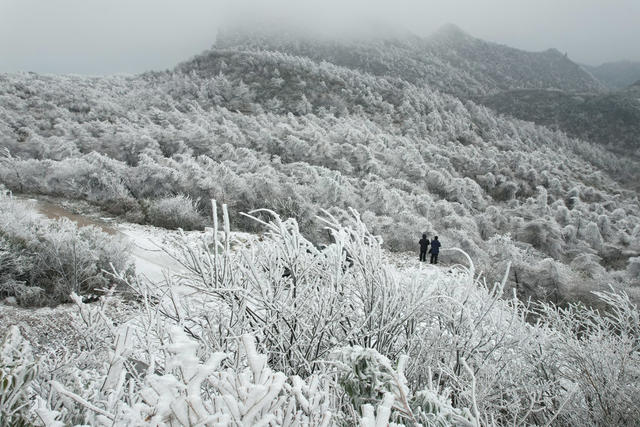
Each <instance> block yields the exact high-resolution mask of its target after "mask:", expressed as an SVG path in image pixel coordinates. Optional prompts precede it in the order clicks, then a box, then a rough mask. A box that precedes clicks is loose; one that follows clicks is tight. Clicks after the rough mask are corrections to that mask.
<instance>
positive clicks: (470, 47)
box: [216, 24, 605, 99]
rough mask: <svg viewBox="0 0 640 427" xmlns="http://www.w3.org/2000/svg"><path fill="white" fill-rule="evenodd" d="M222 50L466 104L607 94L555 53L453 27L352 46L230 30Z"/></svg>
mask: <svg viewBox="0 0 640 427" xmlns="http://www.w3.org/2000/svg"><path fill="white" fill-rule="evenodd" d="M294 34H295V33H294ZM216 48H220V49H235V50H271V51H280V52H287V53H290V54H293V55H296V56H302V57H307V58H310V59H313V60H314V61H327V62H329V63H332V64H336V65H340V66H344V67H347V68H351V69H355V70H359V71H364V72H366V73H370V74H373V75H378V76H388V77H397V78H401V79H403V80H406V81H408V82H410V83H413V84H416V85H418V86H421V85H424V84H426V85H429V86H430V87H433V88H437V89H439V90H441V91H443V92H445V93H450V94H453V95H455V96H457V97H461V98H463V99H467V98H469V97H474V96H480V95H487V94H494V93H497V92H500V91H504V90H510V89H560V90H567V91H577V92H599V91H602V90H604V89H605V87H604V85H602V83H600V82H599V81H597V80H596V79H595V78H593V76H591V74H589V73H587V72H585V71H584V70H583V69H582V68H581V67H580V66H579V65H577V64H575V63H573V62H572V61H571V60H569V59H568V58H566V57H565V56H564V55H562V54H561V53H560V52H558V51H557V50H555V49H549V50H547V51H545V52H526V51H522V50H518V49H514V48H511V47H508V46H504V45H499V44H496V43H490V42H486V41H483V40H481V39H477V38H475V37H472V36H470V35H468V34H466V33H465V32H463V31H462V30H461V29H460V28H458V27H456V26H455V25H451V24H449V25H446V26H444V27H442V28H441V29H440V30H439V31H437V32H436V33H434V34H433V35H431V36H430V37H427V38H420V37H416V36H413V35H411V34H401V35H394V36H391V37H385V38H380V39H353V40H350V41H344V40H343V41H338V40H334V39H330V38H329V39H318V38H305V37H304V36H298V35H297V34H295V37H291V36H290V35H289V34H287V33H286V32H285V33H283V32H270V31H268V30H263V31H261V32H259V33H258V35H257V36H256V35H255V34H251V36H247V33H246V32H234V31H227V32H222V33H221V34H220V35H219V36H218V40H217V42H216Z"/></svg>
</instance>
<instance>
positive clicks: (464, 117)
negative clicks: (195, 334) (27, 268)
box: [0, 48, 640, 303]
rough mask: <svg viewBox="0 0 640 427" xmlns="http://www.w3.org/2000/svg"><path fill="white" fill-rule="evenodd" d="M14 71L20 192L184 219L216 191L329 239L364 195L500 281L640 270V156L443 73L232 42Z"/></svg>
mask: <svg viewBox="0 0 640 427" xmlns="http://www.w3.org/2000/svg"><path fill="white" fill-rule="evenodd" d="M0 79H1V80H0V99H1V100H2V102H1V103H0V105H1V106H2V107H1V111H0V119H1V120H0V126H2V129H1V131H0V138H2V140H1V141H0V143H1V144H2V146H4V147H5V148H6V151H5V155H4V158H3V161H2V163H1V165H0V179H1V180H2V182H3V183H4V185H5V186H7V188H9V189H11V190H12V191H14V192H18V193H36V194H49V195H56V196H63V197H67V198H79V199H86V200H89V201H91V202H94V203H96V204H99V205H101V206H103V207H104V208H105V209H106V210H108V211H109V212H111V213H113V214H121V215H123V216H124V217H125V218H126V219H127V220H129V221H138V222H149V223H152V224H157V225H173V226H181V227H183V228H194V227H199V226H202V224H204V223H205V222H206V218H207V217H208V216H209V215H210V213H211V212H210V207H209V202H208V201H209V200H210V199H216V200H218V201H220V202H224V203H226V204H227V205H228V206H229V209H230V211H231V212H233V213H234V215H233V216H232V217H233V218H234V221H235V222H234V227H240V228H244V229H247V230H249V231H256V230H257V229H256V228H255V224H253V223H251V222H250V221H245V220H244V219H242V217H239V216H238V215H235V213H238V212H248V211H250V210H252V209H256V208H269V209H273V210H274V211H276V212H278V213H279V214H280V215H282V216H283V217H294V218H296V220H297V221H298V222H299V224H300V226H301V230H302V231H303V233H305V235H306V236H307V237H309V238H311V239H312V240H313V241H314V242H316V243H322V242H326V238H327V236H326V233H324V232H322V231H320V229H319V228H318V227H315V226H312V225H311V224H312V223H313V221H314V218H315V215H317V214H318V212H319V209H321V208H326V209H331V212H333V213H335V214H336V215H340V213H339V212H341V211H342V212H344V211H345V210H346V209H347V208H348V207H353V208H355V209H356V210H358V211H359V212H361V214H362V216H363V219H364V221H365V222H366V223H367V224H368V225H369V226H370V227H371V229H372V231H373V232H374V233H376V234H380V235H382V236H383V238H384V242H385V243H384V244H385V247H386V248H388V249H391V250H414V248H415V245H416V243H415V242H416V240H417V239H416V236H418V235H419V234H420V233H421V232H423V231H426V232H427V233H428V234H430V235H432V234H439V235H440V236H441V237H442V241H444V242H446V243H445V245H446V246H448V247H454V246H457V247H460V248H462V249H464V250H465V251H466V252H467V253H469V255H470V256H472V257H473V259H474V260H476V263H477V264H478V266H479V267H480V268H481V269H482V270H483V271H485V273H486V274H487V275H488V277H490V278H491V279H492V280H494V279H497V278H498V277H500V276H501V274H502V272H503V271H504V269H505V266H506V264H507V263H508V262H512V270H511V275H510V276H509V278H508V284H509V288H511V287H516V288H517V289H518V292H519V295H520V296H522V297H523V298H526V297H528V296H534V297H536V298H543V299H544V298H552V299H553V301H556V302H558V303H562V302H564V301H565V300H567V299H569V300H570V299H573V298H574V297H576V296H582V297H584V298H588V295H589V292H590V291H591V290H593V289H596V288H598V289H601V288H602V287H604V286H608V285H609V284H611V285H614V286H616V287H626V286H628V285H630V284H632V282H634V281H637V275H636V274H635V272H636V271H637V268H638V263H639V260H638V256H640V228H639V222H638V217H639V216H640V212H639V209H640V208H639V206H638V199H637V193H636V192H635V191H631V190H629V189H628V188H629V185H630V184H629V183H634V182H635V181H636V179H637V176H638V170H639V169H638V164H637V162H634V161H630V160H627V159H625V158H623V157H621V156H616V155H615V154H611V153H609V152H607V151H605V150H603V149H601V148H600V147H599V146H597V145H594V144H591V143H588V142H585V141H580V140H575V139H571V138H568V137H567V136H565V135H564V134H562V133H558V132H552V131H549V130H547V129H546V128H544V127H540V126H535V125H533V124H531V123H526V122H521V121H517V120H512V119H506V118H503V117H499V116H497V115H496V114H494V113H492V112H491V111H489V110H487V109H486V108H485V107H482V106H479V105H476V104H474V103H472V102H466V103H463V102H462V101H460V100H458V99H456V98H454V97H452V96H450V95H446V94H443V93H441V92H438V91H437V90H434V89H431V88H429V87H428V86H424V85H421V86H416V85H414V84H412V83H409V82H407V81H405V80H402V79H399V78H391V77H382V76H374V75H372V74H368V73H366V72H359V71H355V70H352V69H347V68H344V67H340V66H337V65H335V64H331V63H327V62H316V61H314V60H312V59H309V58H307V57H303V56H293V55H290V54H288V53H287V52H274V51H261V50H257V49H253V50H239V49H238V50H235V49H217V48H213V49H212V50H211V51H208V52H205V53H204V54H202V55H199V56H197V57H195V58H193V59H192V60H190V61H188V62H185V63H183V64H181V65H179V66H178V67H177V68H176V69H175V70H171V71H166V72H153V73H147V74H143V75H140V76H134V77H120V76H117V77H104V78H90V77H77V76H43V75H37V74H14V75H3V76H2V77H0ZM185 196H186V197H189V198H190V200H191V202H187V203H186V206H191V207H192V208H191V209H184V212H182V214H183V215H184V219H183V220H182V221H178V223H177V224H170V223H169V224H165V221H166V219H165V218H166V215H163V214H162V212H163V209H162V206H168V205H171V204H172V203H173V204H174V205H176V204H179V205H185V203H182V202H180V200H182V199H183V198H184V197H185ZM176 197H178V198H182V199H179V200H178V201H176V200H175V198H176ZM448 259H449V260H450V262H455V261H459V260H460V259H459V257H458V256H457V255H455V254H450V255H449V256H448ZM630 291H633V289H632V290H630Z"/></svg>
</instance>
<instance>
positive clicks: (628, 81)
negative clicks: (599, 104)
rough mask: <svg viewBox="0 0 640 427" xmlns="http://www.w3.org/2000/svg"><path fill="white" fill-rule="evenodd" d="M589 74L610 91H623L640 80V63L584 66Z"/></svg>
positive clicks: (622, 62) (621, 62)
mask: <svg viewBox="0 0 640 427" xmlns="http://www.w3.org/2000/svg"><path fill="white" fill-rule="evenodd" d="M584 68H585V69H587V70H588V71H589V72H590V73H591V74H593V75H594V77H596V78H597V79H598V80H600V81H601V82H602V83H604V84H605V85H607V87H609V88H610V89H613V90H617V89H624V88H626V87H628V86H630V85H632V84H633V83H634V82H636V81H638V80H639V79H640V62H633V61H619V62H607V63H605V64H601V65H598V66H589V65H585V66H584Z"/></svg>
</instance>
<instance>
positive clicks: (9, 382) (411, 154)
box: [0, 27, 640, 427]
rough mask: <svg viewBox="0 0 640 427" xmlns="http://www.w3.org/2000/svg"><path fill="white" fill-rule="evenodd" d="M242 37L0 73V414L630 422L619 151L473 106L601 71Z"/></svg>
mask: <svg viewBox="0 0 640 427" xmlns="http://www.w3.org/2000/svg"><path fill="white" fill-rule="evenodd" d="M242 40H243V41H242V43H241V44H234V43H232V42H231V41H230V40H229V39H225V38H224V37H223V38H221V40H220V41H219V42H218V44H217V45H216V46H214V47H213V48H212V49H211V50H209V51H207V52H204V53H202V54H200V55H197V56H196V57H194V58H192V59H190V60H188V61H185V62H184V63H182V64H180V65H178V66H177V67H176V68H175V69H172V70H166V71H157V72H148V73H145V74H142V75H135V76H111V77H101V78H95V77H81V76H54V75H38V74H33V73H20V74H2V75H0V148H2V149H3V150H2V157H0V299H2V301H0V324H2V325H3V327H4V331H2V336H1V337H0V377H1V380H0V384H2V394H1V395H0V419H1V420H2V422H4V423H5V424H9V425H33V424H35V425H46V426H59V425H78V424H80V425H96V426H105V427H106V426H113V425H157V426H179V425H182V426H190V425H301V426H306V425H314V426H330V425H363V426H374V425H392V423H393V425H439V426H447V425H458V426H478V425H512V424H516V425H551V424H554V425H555V424H557V425H567V426H584V425H620V426H626V425H635V424H637V420H638V419H639V418H640V409H639V407H638V405H637V396H638V393H640V387H639V382H638V381H637V379H638V377H639V376H640V348H639V345H640V341H639V340H638V336H639V335H640V330H639V328H640V326H639V323H638V318H639V317H640V314H639V311H638V305H637V302H638V301H640V293H639V290H640V287H638V285H639V284H640V282H639V280H640V225H639V224H640V204H639V203H638V193H637V191H635V190H633V189H632V188H633V183H637V182H638V178H639V171H640V169H639V167H638V162H637V161H635V160H633V159H629V158H627V157H625V156H623V155H620V154H617V153H616V152H612V151H609V150H606V149H604V148H603V147H602V146H601V145H599V144H593V143H591V142H589V141H585V140H580V139H573V138H571V137H569V136H567V135H566V134H564V133H561V132H558V131H556V130H551V129H549V128H547V127H544V126H540V125H536V124H534V123H532V122H525V121H520V120H518V119H513V118H509V117H507V116H503V115H500V114H498V113H496V112H494V111H493V110H491V109H489V108H487V107H485V106H483V105H481V104H478V103H476V102H474V101H473V100H470V97H471V96H473V97H476V96H479V95H483V96H499V95H501V94H510V93H516V94H518V93H520V92H518V91H522V92H523V93H525V94H527V93H542V94H543V95H546V94H547V93H549V94H551V95H553V94H554V93H555V92H553V91H551V90H549V89H550V88H556V89H557V88H558V86H560V88H561V89H562V90H563V92H561V93H562V94H563V96H566V93H570V92H568V91H573V90H579V91H582V90H585V91H591V92H593V91H598V90H600V89H599V86H598V83H597V82H595V83H594V81H593V80H591V79H590V77H589V75H588V74H584V73H581V72H580V71H579V70H578V71H576V69H574V68H573V66H572V65H571V63H570V61H568V60H567V59H566V58H564V57H563V56H562V55H560V54H558V53H557V52H546V53H542V54H526V53H522V52H520V51H515V50H511V49H509V48H505V47H502V46H497V45H493V44H487V43H484V42H481V41H477V40H475V39H473V38H470V37H469V36H467V35H465V34H463V33H461V32H460V31H459V30H457V29H455V28H451V27H449V28H445V29H444V30H443V31H441V32H440V33H438V34H437V35H435V36H434V37H432V38H431V39H426V40H424V39H418V38H415V37H414V38H410V39H409V40H410V41H407V39H406V38H403V39H401V40H400V41H399V40H398V39H395V38H394V39H393V40H377V41H359V42H353V43H352V42H349V43H336V42H327V41H326V40H316V41H314V40H310V39H291V38H285V37H281V38H280V39H278V40H279V41H278V43H277V44H274V43H273V40H272V39H269V38H265V37H264V36H263V35H257V36H256V35H253V36H246V35H243V36H242ZM454 46H455V48H454ZM429 49H431V50H429ZM421 52H422V53H421ZM434 52H435V53H434ZM478 52H482V53H478ZM425 58H426V59H425ZM487 58H489V59H487ZM492 61H495V64H494V62H492ZM519 61H522V63H523V64H525V65H523V64H520V63H519ZM536 67H538V68H536ZM530 69H535V70H536V72H535V75H534V74H533V73H529V72H528V70H530ZM545 73H546V74H545ZM554 90H555V89H554ZM585 96H586V95H585ZM589 96H593V97H597V96H604V95H589ZM495 99H496V100H498V99H499V98H495ZM594 99H598V98H594ZM504 102H507V101H504ZM509 102H511V101H510V100H509ZM545 102H553V103H555V102H557V101H555V100H554V99H549V101H545ZM576 102H577V101H576ZM585 102H586V101H585ZM560 105H565V104H560ZM589 114H591V113H590V112H589ZM593 114H596V113H593ZM594 120H595V119H594ZM5 187H6V188H8V189H10V190H11V191H13V192H14V193H22V194H29V198H42V197H44V196H47V197H48V198H51V200H54V201H57V202H60V200H62V201H63V202H62V203H67V202H68V201H69V200H71V201H72V202H71V203H68V206H69V209H68V211H69V212H71V210H73V209H75V208H76V207H78V206H80V207H82V208H83V209H86V211H87V212H92V213H94V214H95V215H96V216H97V217H99V218H101V217H104V216H106V215H107V214H105V211H106V212H107V213H109V214H110V215H109V216H111V217H113V216H117V217H118V219H116V220H115V221H114V222H115V223H122V222H140V223H148V224H153V225H155V226H159V227H165V228H177V227H182V228H185V229H187V228H188V229H195V230H198V231H194V232H193V233H182V232H166V233H165V232H163V231H162V230H160V229H158V228H154V229H152V231H149V230H148V229H146V231H148V232H150V233H152V234H151V235H152V236H153V237H156V238H157V239H154V241H155V242H156V243H157V244H158V246H159V248H156V246H153V244H152V242H140V240H142V238H143V237H145V236H148V233H147V232H143V230H145V229H142V228H139V227H137V226H132V225H130V224H128V225H127V224H124V225H122V226H119V227H117V230H120V232H118V231H117V230H116V229H114V228H111V227H109V228H108V229H107V228H103V230H102V231H101V230H100V229H98V228H92V227H78V226H76V224H74V222H72V221H69V220H66V219H58V220H48V219H44V218H42V216H39V215H36V213H35V212H34V211H33V210H32V209H31V208H30V207H29V205H28V204H26V203H24V202H23V201H20V200H17V199H16V198H14V197H12V196H11V195H9V194H8V193H9V192H8V191H7V189H6V188H5ZM211 199H214V200H215V201H213V202H212V200H211ZM260 208H266V209H267V210H264V209H260ZM349 208H354V209H355V210H356V211H357V212H355V211H353V210H350V209H349ZM255 209H258V210H257V211H255ZM242 212H252V213H251V214H249V215H248V216H243V215H240V213H242ZM71 213H73V214H74V215H75V213H74V212H71ZM278 214H279V215H280V216H278ZM54 216H56V215H54ZM64 216H66V215H64ZM213 218H215V221H214V220H213ZM93 223H96V224H98V225H99V224H102V220H100V222H96V221H94V222H93ZM205 226H210V227H211V228H206V229H205ZM238 229H242V230H246V231H249V232H250V233H251V234H250V238H248V239H246V240H245V239H242V240H238V239H234V236H237V233H236V232H235V231H236V230H238ZM110 230H111V231H112V232H113V234H109V231H110ZM231 230H234V232H232V231H231ZM123 232H124V233H125V234H127V236H128V237H130V238H131V239H132V240H133V242H132V241H131V240H129V239H120V236H119V234H121V233H123ZM423 232H425V233H427V234H428V237H430V238H431V237H433V236H434V235H438V236H439V239H440V241H441V242H442V248H441V254H440V265H439V266H431V265H427V264H425V263H421V262H419V261H418V253H417V249H418V239H419V238H420V235H421V234H422V233H423ZM380 236H382V239H380ZM131 243H135V244H138V245H140V244H141V243H146V246H145V247H144V251H143V252H141V251H140V250H141V249H143V248H141V247H138V248H137V249H134V250H133V252H131V248H130V244H131ZM160 248H162V249H160ZM383 248H384V249H387V250H384V249H383ZM152 250H156V251H158V253H162V254H163V255H162V257H158V256H156V255H154V254H153V253H150V251H152ZM388 250H391V251H394V252H401V251H412V252H411V253H404V254H403V253H400V254H398V253H396V254H390V252H389V251H388ZM161 251H164V252H161ZM165 254H166V255H165ZM130 255H133V259H132V257H131V256H130ZM132 261H134V265H135V266H136V267H137V269H138V273H143V274H147V276H151V277H150V278H152V279H153V280H151V281H149V280H145V278H144V277H139V276H135V274H134V273H135V272H134V271H133V268H131V265H132V264H131V262H132ZM149 262H153V266H150V265H149ZM171 265H173V266H174V267H176V268H175V269H174V270H173V271H174V272H176V273H178V274H175V275H173V276H171V275H169V274H168V273H167V276H165V274H164V272H159V271H158V266H160V267H162V266H164V267H171ZM145 266H146V269H145ZM150 267H153V268H152V269H151V270H152V271H149V269H150ZM172 268H173V267H172ZM114 270H115V271H114ZM601 291H606V292H601ZM77 294H79V295H80V296H78V295H77ZM95 294H98V296H96V295H95ZM83 297H84V298H85V301H83ZM530 297H531V298H532V300H531V299H529V298H530ZM71 301H72V302H73V305H69V304H64V303H65V302H71ZM19 305H22V306H24V307H20V306H19ZM37 305H52V306H53V305H56V306H55V307H52V308H50V307H46V308H42V309H35V310H34V309H31V308H26V307H32V306H37Z"/></svg>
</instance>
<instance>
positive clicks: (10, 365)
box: [0, 326, 38, 426]
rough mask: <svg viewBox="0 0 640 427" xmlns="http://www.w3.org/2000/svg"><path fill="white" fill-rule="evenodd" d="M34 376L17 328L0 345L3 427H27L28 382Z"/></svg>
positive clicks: (29, 354)
mask: <svg viewBox="0 0 640 427" xmlns="http://www.w3.org/2000/svg"><path fill="white" fill-rule="evenodd" d="M37 374H38V364H37V361H35V360H34V358H33V352H32V350H31V345H30V344H29V342H27V341H26V340H25V339H24V338H23V337H22V335H21V334H20V330H19V329H18V327H17V326H11V327H10V328H9V330H8V331H6V332H5V333H4V336H3V338H2V341H1V342H0V420H2V421H1V422H2V424H3V425H7V426H9V425H10V426H28V425H30V424H31V423H30V422H29V418H30V417H29V410H30V402H29V398H30V394H31V393H33V391H32V389H31V382H32V381H33V380H34V378H35V377H36V376H37Z"/></svg>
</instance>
